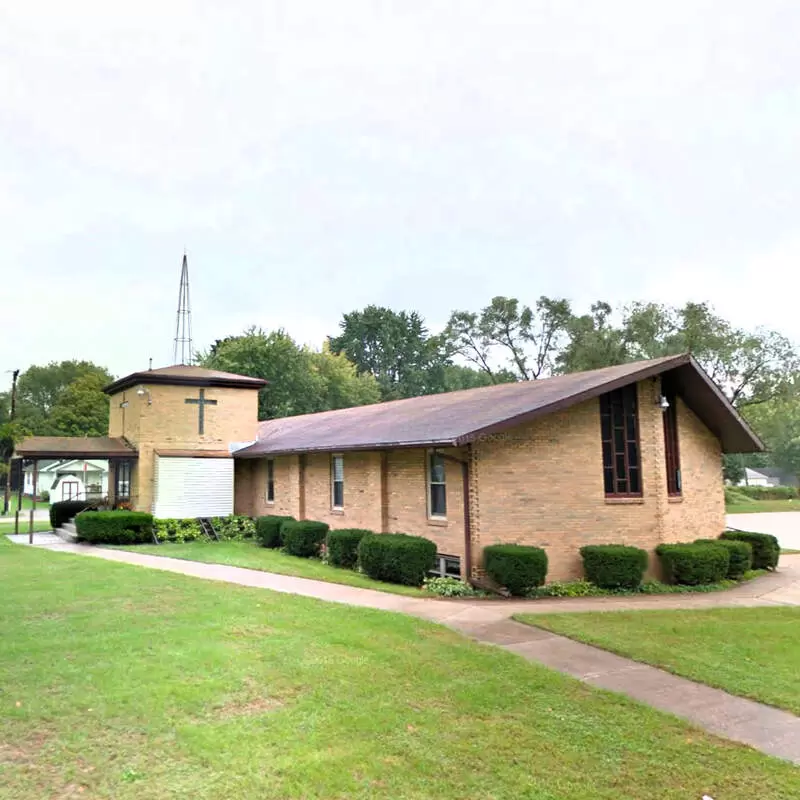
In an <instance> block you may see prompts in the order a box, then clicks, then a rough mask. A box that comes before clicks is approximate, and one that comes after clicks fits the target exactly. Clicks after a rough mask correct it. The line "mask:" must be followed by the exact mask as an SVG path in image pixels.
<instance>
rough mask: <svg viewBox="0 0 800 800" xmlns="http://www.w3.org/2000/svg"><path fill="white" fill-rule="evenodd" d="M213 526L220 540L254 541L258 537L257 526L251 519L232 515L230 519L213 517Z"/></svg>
mask: <svg viewBox="0 0 800 800" xmlns="http://www.w3.org/2000/svg"><path fill="white" fill-rule="evenodd" d="M211 524H212V525H213V526H214V530H215V531H216V532H217V536H218V537H219V538H220V539H225V540H232V539H252V538H253V536H255V535H256V524H255V522H253V520H252V519H251V518H250V517H245V516H243V515H240V514H231V515H230V516H229V517H212V518H211Z"/></svg>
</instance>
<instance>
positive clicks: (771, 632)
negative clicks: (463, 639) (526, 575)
mask: <svg viewBox="0 0 800 800" xmlns="http://www.w3.org/2000/svg"><path fill="white" fill-rule="evenodd" d="M517 619H519V620H520V621H521V622H526V623H529V624H531V625H537V626H539V627H542V628H547V630H551V631H554V632H555V633H561V634H564V635H565V636H569V637H571V638H573V639H579V640H580V641H582V642H589V643H590V644H594V645H597V646H598V647H602V648H604V649H606V650H612V651H613V652H615V653H619V654H620V655H623V656H628V657H629V658H633V659H636V660H637V661H644V662H646V663H648V664H655V665H656V666H658V667H662V668H664V669H666V670H669V671H670V672H674V673H675V674H676V675H683V676H684V677H686V678H692V679H693V680H696V681H700V682H701V683H707V684H709V685H710V686H716V687H718V688H720V689H725V690H726V691H728V692H730V693H731V694H738V695H741V696H743V697H750V698H752V699H754V700H760V701H761V702H763V703H769V704H770V705H774V706H780V707H782V708H786V709H788V710H789V711H792V712H794V713H795V714H800V683H798V681H797V674H798V668H800V636H798V631H800V608H714V609H708V610H704V611H611V612H603V613H590V614H553V615H545V614H543V615H541V616H540V615H538V614H536V615H530V614H528V615H520V616H519V617H517Z"/></svg>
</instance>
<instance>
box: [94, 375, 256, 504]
mask: <svg viewBox="0 0 800 800" xmlns="http://www.w3.org/2000/svg"><path fill="white" fill-rule="evenodd" d="M147 389H148V391H149V392H150V399H151V402H148V396H147V395H144V396H139V395H138V394H137V393H136V389H135V388H134V389H126V391H125V392H118V393H117V394H114V395H112V396H111V397H110V398H109V424H108V431H109V436H124V437H125V438H126V439H128V441H130V442H131V443H132V444H134V445H136V447H137V449H138V451H139V458H138V461H137V462H136V463H135V465H134V469H133V474H132V476H131V478H132V480H131V482H132V487H131V496H132V501H133V505H134V508H136V509H138V510H141V511H150V510H151V508H152V504H153V493H154V486H153V474H154V469H155V451H156V450H181V451H183V450H192V451H203V450H214V451H217V450H226V451H227V449H228V445H229V444H231V443H232V442H248V441H252V440H254V439H255V438H256V433H257V427H258V392H256V391H253V390H251V389H237V388H232V387H207V388H206V389H205V397H206V399H207V400H216V401H217V405H216V406H206V407H205V423H204V434H203V435H202V436H200V435H199V433H198V407H197V406H196V405H192V404H188V403H186V398H197V397H198V396H199V390H198V388H197V387H195V386H164V385H152V386H147ZM123 397H124V399H125V400H127V401H128V407H127V408H126V409H125V413H124V424H123V411H122V409H121V408H120V403H121V402H122V401H123ZM243 491H244V490H243Z"/></svg>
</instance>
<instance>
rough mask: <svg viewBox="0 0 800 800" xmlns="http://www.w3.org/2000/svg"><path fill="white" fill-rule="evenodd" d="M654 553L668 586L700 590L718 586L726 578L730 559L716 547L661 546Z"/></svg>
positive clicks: (713, 545) (691, 545)
mask: <svg viewBox="0 0 800 800" xmlns="http://www.w3.org/2000/svg"><path fill="white" fill-rule="evenodd" d="M656 553H657V554H658V556H659V557H660V558H661V564H662V565H663V567H664V577H665V578H666V580H667V583H678V584H681V585H683V586H702V585H704V584H707V583H717V582H718V581H721V580H723V579H724V578H725V576H726V575H727V574H728V566H729V564H730V556H729V554H728V551H727V550H726V549H725V548H724V547H720V546H719V545H717V544H660V545H659V546H658V547H657V548H656Z"/></svg>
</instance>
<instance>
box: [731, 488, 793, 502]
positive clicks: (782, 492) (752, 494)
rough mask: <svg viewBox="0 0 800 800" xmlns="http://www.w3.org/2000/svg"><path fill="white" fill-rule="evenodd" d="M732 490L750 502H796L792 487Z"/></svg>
mask: <svg viewBox="0 0 800 800" xmlns="http://www.w3.org/2000/svg"><path fill="white" fill-rule="evenodd" d="M734 489H735V490H736V491H737V492H738V493H739V494H743V495H744V496H745V497H749V498H750V499H751V500H796V499H797V489H796V488H795V487H794V486H735V487H734Z"/></svg>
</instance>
